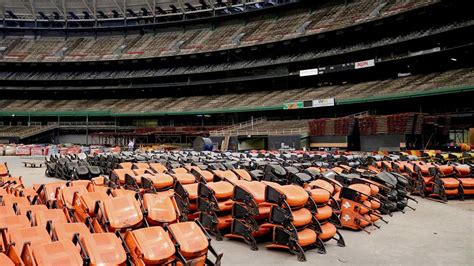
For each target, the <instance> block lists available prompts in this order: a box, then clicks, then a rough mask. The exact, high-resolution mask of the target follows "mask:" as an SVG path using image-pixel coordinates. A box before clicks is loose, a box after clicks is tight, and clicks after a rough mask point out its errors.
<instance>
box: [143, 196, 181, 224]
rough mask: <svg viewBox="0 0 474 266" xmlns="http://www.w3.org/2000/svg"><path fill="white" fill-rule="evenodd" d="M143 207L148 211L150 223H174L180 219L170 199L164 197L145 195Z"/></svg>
mask: <svg viewBox="0 0 474 266" xmlns="http://www.w3.org/2000/svg"><path fill="white" fill-rule="evenodd" d="M143 205H144V207H145V209H146V210H147V211H148V217H147V219H148V220H149V221H150V222H157V223H172V222H175V221H176V220H177V218H178V217H177V214H176V209H175V207H174V204H173V201H172V199H171V198H170V197H163V196H160V195H157V194H145V195H143Z"/></svg>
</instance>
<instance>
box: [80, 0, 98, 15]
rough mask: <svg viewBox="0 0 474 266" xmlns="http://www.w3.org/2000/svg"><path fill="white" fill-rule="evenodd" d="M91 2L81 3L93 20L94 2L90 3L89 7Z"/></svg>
mask: <svg viewBox="0 0 474 266" xmlns="http://www.w3.org/2000/svg"><path fill="white" fill-rule="evenodd" d="M90 2H91V0H82V3H83V4H84V7H85V8H86V9H87V11H89V13H90V14H91V15H92V16H93V17H94V19H95V11H94V3H95V1H92V2H93V3H92V5H91V3H90Z"/></svg>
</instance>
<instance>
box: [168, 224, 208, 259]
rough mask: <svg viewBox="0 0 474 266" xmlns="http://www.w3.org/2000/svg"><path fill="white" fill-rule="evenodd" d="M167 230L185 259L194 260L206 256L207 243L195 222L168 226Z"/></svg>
mask: <svg viewBox="0 0 474 266" xmlns="http://www.w3.org/2000/svg"><path fill="white" fill-rule="evenodd" d="M169 230H170V232H171V233H172V234H173V236H174V238H175V240H176V242H177V243H178V244H179V251H180V252H181V254H182V255H183V256H184V257H185V258H196V257H199V256H203V255H205V254H207V249H208V246H209V242H208V240H207V237H206V235H205V234H204V232H203V231H202V230H201V228H200V227H199V226H198V225H197V224H196V223H195V222H183V223H175V224H172V225H170V226H169Z"/></svg>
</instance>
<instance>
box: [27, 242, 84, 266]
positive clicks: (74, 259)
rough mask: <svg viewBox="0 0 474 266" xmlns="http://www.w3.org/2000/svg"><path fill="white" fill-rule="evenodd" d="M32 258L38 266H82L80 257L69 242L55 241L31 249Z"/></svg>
mask: <svg viewBox="0 0 474 266" xmlns="http://www.w3.org/2000/svg"><path fill="white" fill-rule="evenodd" d="M33 257H34V259H35V262H36V263H37V264H38V265H45V266H56V265H78V266H80V265H82V264H83V261H82V257H81V254H80V253H79V250H78V249H77V247H76V246H74V245H73V244H72V242H71V241H56V242H52V243H47V244H43V245H37V246H35V247H34V248H33Z"/></svg>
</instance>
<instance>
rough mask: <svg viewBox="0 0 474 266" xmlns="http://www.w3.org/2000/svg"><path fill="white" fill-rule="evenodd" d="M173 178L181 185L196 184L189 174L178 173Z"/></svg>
mask: <svg viewBox="0 0 474 266" xmlns="http://www.w3.org/2000/svg"><path fill="white" fill-rule="evenodd" d="M174 176H175V177H176V179H177V180H178V181H179V183H181V184H182V185H187V184H192V183H195V182H196V178H195V177H194V176H193V175H192V174H189V173H180V174H175V175H174Z"/></svg>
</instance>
